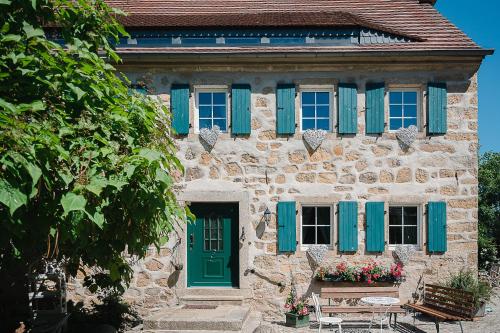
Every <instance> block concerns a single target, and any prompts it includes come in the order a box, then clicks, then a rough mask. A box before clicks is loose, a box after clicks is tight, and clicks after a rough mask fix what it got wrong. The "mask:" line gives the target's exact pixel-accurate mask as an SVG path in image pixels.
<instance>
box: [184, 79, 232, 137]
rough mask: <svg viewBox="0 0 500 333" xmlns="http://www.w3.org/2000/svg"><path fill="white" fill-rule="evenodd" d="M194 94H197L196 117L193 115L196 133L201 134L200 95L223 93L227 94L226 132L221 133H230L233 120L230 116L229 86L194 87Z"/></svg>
mask: <svg viewBox="0 0 500 333" xmlns="http://www.w3.org/2000/svg"><path fill="white" fill-rule="evenodd" d="M194 92H195V105H194V115H193V121H194V126H193V127H194V133H195V134H199V133H200V107H199V105H200V104H199V94H200V93H217V92H223V93H225V94H226V130H225V131H221V133H229V132H230V128H231V122H230V121H231V119H230V116H229V115H230V114H231V110H230V108H231V105H230V99H229V88H228V86H220V85H218V86H216V85H208V86H194Z"/></svg>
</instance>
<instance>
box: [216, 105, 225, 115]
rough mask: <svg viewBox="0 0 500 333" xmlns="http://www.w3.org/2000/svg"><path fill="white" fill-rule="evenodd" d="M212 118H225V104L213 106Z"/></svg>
mask: <svg viewBox="0 0 500 333" xmlns="http://www.w3.org/2000/svg"><path fill="white" fill-rule="evenodd" d="M213 117H214V118H226V107H225V106H219V105H217V106H214V115H213Z"/></svg>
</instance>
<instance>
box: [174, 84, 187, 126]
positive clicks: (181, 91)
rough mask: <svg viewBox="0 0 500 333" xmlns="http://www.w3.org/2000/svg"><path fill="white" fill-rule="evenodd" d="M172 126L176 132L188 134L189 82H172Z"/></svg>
mask: <svg viewBox="0 0 500 333" xmlns="http://www.w3.org/2000/svg"><path fill="white" fill-rule="evenodd" d="M170 112H172V127H173V129H174V130H175V133H176V134H179V135H187V134H189V84H173V85H172V88H171V89H170Z"/></svg>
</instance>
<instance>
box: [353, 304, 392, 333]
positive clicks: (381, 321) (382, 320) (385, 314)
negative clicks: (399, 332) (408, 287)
mask: <svg viewBox="0 0 500 333" xmlns="http://www.w3.org/2000/svg"><path fill="white" fill-rule="evenodd" d="M361 302H363V303H365V304H368V305H371V306H372V307H373V306H375V305H380V306H382V307H384V306H385V307H386V310H385V312H384V313H383V314H382V315H381V317H380V332H383V331H384V330H383V325H382V324H383V322H384V321H386V320H387V324H388V325H389V327H390V326H391V323H390V322H389V321H388V319H389V317H388V316H387V312H388V311H389V308H390V307H391V305H396V304H399V302H401V301H400V299H399V298H395V297H363V298H361ZM372 314H373V317H372V320H371V321H370V328H369V330H370V331H371V329H372V324H373V322H374V321H375V310H373V311H372Z"/></svg>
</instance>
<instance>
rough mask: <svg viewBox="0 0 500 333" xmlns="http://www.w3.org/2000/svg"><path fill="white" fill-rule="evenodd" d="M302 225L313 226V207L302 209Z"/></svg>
mask: <svg viewBox="0 0 500 333" xmlns="http://www.w3.org/2000/svg"><path fill="white" fill-rule="evenodd" d="M302 224H303V225H314V224H315V222H314V207H302Z"/></svg>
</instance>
